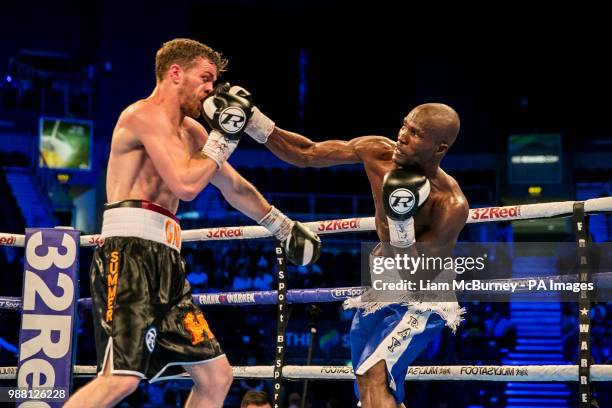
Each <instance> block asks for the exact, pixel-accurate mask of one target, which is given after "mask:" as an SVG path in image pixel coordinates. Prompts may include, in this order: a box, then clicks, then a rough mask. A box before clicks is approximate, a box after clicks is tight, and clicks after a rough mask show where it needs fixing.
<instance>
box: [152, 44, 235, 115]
mask: <svg viewBox="0 0 612 408" xmlns="http://www.w3.org/2000/svg"><path fill="white" fill-rule="evenodd" d="M227 63H228V61H227V60H226V59H224V58H223V57H222V56H221V54H219V53H218V52H217V51H215V50H213V49H212V48H210V47H208V46H207V45H204V44H202V43H200V42H198V41H194V40H189V39H186V38H177V39H174V40H172V41H168V42H167V43H165V44H164V45H163V46H162V47H161V48H160V49H159V50H158V51H157V54H156V56H155V76H156V78H157V83H158V84H160V83H162V82H164V81H168V82H169V83H170V84H171V85H172V88H174V89H175V90H176V92H177V94H178V98H179V103H180V105H181V110H182V111H183V113H184V114H185V115H186V116H190V117H193V118H197V117H199V116H200V114H201V108H202V101H203V100H204V98H205V97H206V96H208V94H210V93H211V92H212V89H213V84H214V82H215V81H216V80H217V75H218V74H219V73H221V72H224V71H225V69H226V67H227Z"/></svg>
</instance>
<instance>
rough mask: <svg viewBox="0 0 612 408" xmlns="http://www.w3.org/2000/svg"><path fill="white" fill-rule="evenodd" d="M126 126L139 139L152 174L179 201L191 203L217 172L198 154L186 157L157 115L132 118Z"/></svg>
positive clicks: (207, 159) (214, 166)
mask: <svg viewBox="0 0 612 408" xmlns="http://www.w3.org/2000/svg"><path fill="white" fill-rule="evenodd" d="M127 126H129V128H130V130H131V131H132V132H133V133H134V134H136V135H138V138H139V140H140V142H141V143H142V145H143V146H144V148H145V150H146V152H147V155H149V157H150V158H151V162H152V163H153V165H154V166H155V170H156V171H157V173H158V174H159V175H160V176H161V178H162V179H163V180H164V183H165V184H166V185H167V186H168V188H170V190H171V191H172V193H173V194H174V195H176V196H177V197H178V198H179V199H181V200H183V201H191V200H193V199H194V198H195V197H196V196H197V195H198V194H199V193H200V192H201V191H202V190H203V189H204V187H206V185H207V184H208V183H209V182H210V180H211V179H212V177H213V176H214V175H215V173H216V172H217V164H216V163H215V162H214V161H213V160H212V159H210V158H209V157H207V156H206V155H204V154H201V153H199V154H197V155H189V154H188V152H186V151H185V150H184V148H183V147H182V146H181V145H179V143H178V140H173V139H172V137H173V136H174V135H172V134H171V129H168V126H167V124H165V123H164V122H163V121H162V120H160V119H159V115H154V114H149V115H143V114H139V115H136V114H135V115H132V117H131V118H130V119H129V121H128V122H127Z"/></svg>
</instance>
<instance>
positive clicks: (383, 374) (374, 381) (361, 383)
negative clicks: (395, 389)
mask: <svg viewBox="0 0 612 408" xmlns="http://www.w3.org/2000/svg"><path fill="white" fill-rule="evenodd" d="M357 387H358V388H359V392H360V393H368V392H369V391H370V390H372V389H377V388H379V387H387V365H386V363H385V361H384V360H380V361H379V362H378V363H376V364H374V365H373V366H372V367H371V368H370V369H369V370H368V371H366V372H365V373H363V374H360V375H357Z"/></svg>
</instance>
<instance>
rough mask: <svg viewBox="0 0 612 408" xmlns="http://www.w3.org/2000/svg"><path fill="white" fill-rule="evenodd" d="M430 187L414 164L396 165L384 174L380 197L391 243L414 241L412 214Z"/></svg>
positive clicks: (425, 198)
mask: <svg viewBox="0 0 612 408" xmlns="http://www.w3.org/2000/svg"><path fill="white" fill-rule="evenodd" d="M429 191H430V185H429V180H427V178H426V177H425V176H424V175H423V174H421V173H420V172H419V171H418V170H416V169H414V168H398V169H394V170H391V171H389V172H388V173H387V174H385V177H384V179H383V185H382V200H383V206H384V209H385V214H386V216H387V221H388V222H389V234H390V241H391V244H392V245H394V246H398V247H407V246H410V245H412V244H413V243H414V242H415V234H414V221H413V219H412V217H413V216H414V214H415V213H416V211H417V210H418V208H419V207H420V206H421V205H422V204H423V203H424V202H425V200H427V197H429Z"/></svg>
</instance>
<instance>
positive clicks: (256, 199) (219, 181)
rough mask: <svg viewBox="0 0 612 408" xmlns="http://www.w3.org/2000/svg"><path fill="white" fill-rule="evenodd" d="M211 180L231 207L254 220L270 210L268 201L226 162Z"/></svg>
mask: <svg viewBox="0 0 612 408" xmlns="http://www.w3.org/2000/svg"><path fill="white" fill-rule="evenodd" d="M211 182H212V184H213V185H214V186H215V187H217V188H218V189H219V191H221V194H223V197H224V198H225V200H226V201H227V202H228V203H229V204H230V205H231V206H232V207H234V208H235V209H237V210H238V211H240V212H241V213H243V214H244V215H246V216H247V217H249V218H251V219H253V220H255V221H258V220H260V219H262V218H263V217H264V216H265V215H266V214H267V213H268V212H269V211H270V208H271V205H270V203H268V201H267V200H266V199H265V198H264V197H263V196H262V195H261V193H260V192H259V191H258V190H257V189H256V188H255V186H253V185H252V184H251V183H249V182H248V181H247V180H246V179H245V178H244V177H242V176H241V175H240V173H238V172H237V171H236V169H234V168H233V167H232V166H231V165H230V164H229V163H227V162H226V163H224V164H223V166H221V168H220V169H219V171H218V172H217V173H216V174H215V175H214V177H213V178H212V180H211Z"/></svg>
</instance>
